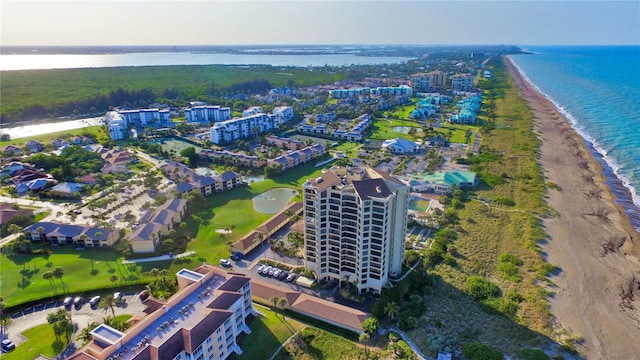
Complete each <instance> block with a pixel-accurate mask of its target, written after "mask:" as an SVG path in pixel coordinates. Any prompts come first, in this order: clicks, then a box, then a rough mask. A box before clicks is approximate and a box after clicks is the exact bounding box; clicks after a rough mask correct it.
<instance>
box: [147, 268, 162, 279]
mask: <svg viewBox="0 0 640 360" xmlns="http://www.w3.org/2000/svg"><path fill="white" fill-rule="evenodd" d="M149 275H151V276H153V277H155V278H156V280H158V275H160V269H158V268H153V269H151V270H149Z"/></svg>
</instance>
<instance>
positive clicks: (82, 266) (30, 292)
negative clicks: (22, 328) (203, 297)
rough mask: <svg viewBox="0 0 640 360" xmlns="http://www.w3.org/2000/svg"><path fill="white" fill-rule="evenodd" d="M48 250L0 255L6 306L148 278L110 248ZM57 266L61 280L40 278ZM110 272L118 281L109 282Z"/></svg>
mask: <svg viewBox="0 0 640 360" xmlns="http://www.w3.org/2000/svg"><path fill="white" fill-rule="evenodd" d="M49 249H51V250H52V251H53V253H52V254H51V255H48V256H43V255H13V254H4V253H3V254H2V255H0V261H1V263H2V272H0V280H1V283H0V291H1V293H2V296H3V297H4V301H5V303H6V305H7V306H8V307H11V306H15V305H19V304H23V303H26V302H30V301H35V300H39V299H43V298H47V297H52V296H54V297H55V296H59V297H60V298H62V297H64V296H65V294H71V293H81V292H85V291H90V290H95V289H103V288H110V287H115V286H129V285H135V284H141V283H145V282H147V281H148V280H151V278H150V277H149V276H148V275H146V274H145V273H143V267H142V266H139V265H123V264H121V261H122V259H123V258H122V257H121V256H120V255H119V254H117V253H115V252H113V251H111V250H75V248H74V247H72V246H57V247H49ZM149 264H154V263H147V264H145V267H148V266H149ZM155 265H156V266H158V265H164V264H158V263H155ZM58 266H60V267H62V268H63V269H64V275H63V276H62V277H61V278H60V279H55V278H54V279H51V280H45V279H43V277H42V275H43V274H44V273H46V272H47V271H51V270H53V269H55V268H56V267H58ZM158 267H162V266H158ZM113 275H116V276H117V277H118V281H116V282H112V281H111V277H112V276H113Z"/></svg>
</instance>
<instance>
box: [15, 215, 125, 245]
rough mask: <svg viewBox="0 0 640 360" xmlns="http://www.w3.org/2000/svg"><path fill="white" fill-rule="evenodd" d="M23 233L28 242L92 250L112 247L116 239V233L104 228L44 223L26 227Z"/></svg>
mask: <svg viewBox="0 0 640 360" xmlns="http://www.w3.org/2000/svg"><path fill="white" fill-rule="evenodd" d="M23 233H24V236H25V238H26V239H27V240H28V241H30V242H49V243H51V244H53V245H65V244H73V245H75V246H84V247H94V248H98V247H102V246H112V245H113V244H114V243H115V242H116V240H117V239H118V233H117V232H116V231H111V230H109V229H105V228H99V227H93V226H88V225H75V224H62V223H56V222H45V221H40V222H37V223H35V224H31V225H29V226H27V227H26V228H25V229H24V230H23Z"/></svg>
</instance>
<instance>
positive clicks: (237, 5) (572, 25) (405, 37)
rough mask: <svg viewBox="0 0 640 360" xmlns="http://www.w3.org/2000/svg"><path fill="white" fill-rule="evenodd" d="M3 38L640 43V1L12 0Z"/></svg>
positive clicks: (0, 4) (22, 41)
mask: <svg viewBox="0 0 640 360" xmlns="http://www.w3.org/2000/svg"><path fill="white" fill-rule="evenodd" d="M0 43H1V44H2V45H45V46H46V45H252V44H282V45H284V44H292V45H300V44H398V45H403V44H415V45H458V44H469V45H473V44H509V45H601V44H602V45H609V44H611V45H619V44H632V45H640V1H637V0H634V1H455V0H454V1H428V0H423V1H358V0H350V1H349V0H347V1H312V0H306V1H305V0H299V1H231V0H228V1H157V0H156V1H144V0H141V1H118V0H112V1H101V2H100V1H85V0H76V1H31V0H20V1H6V0H0Z"/></svg>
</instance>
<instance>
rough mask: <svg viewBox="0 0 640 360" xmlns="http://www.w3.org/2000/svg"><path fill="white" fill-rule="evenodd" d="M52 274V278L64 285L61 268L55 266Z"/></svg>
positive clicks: (62, 269)
mask: <svg viewBox="0 0 640 360" xmlns="http://www.w3.org/2000/svg"><path fill="white" fill-rule="evenodd" d="M52 274H53V277H55V278H56V279H58V280H60V283H62V284H64V281H62V277H63V276H64V268H63V267H62V266H56V268H55V269H53V272H52Z"/></svg>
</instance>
